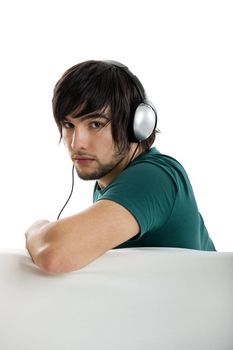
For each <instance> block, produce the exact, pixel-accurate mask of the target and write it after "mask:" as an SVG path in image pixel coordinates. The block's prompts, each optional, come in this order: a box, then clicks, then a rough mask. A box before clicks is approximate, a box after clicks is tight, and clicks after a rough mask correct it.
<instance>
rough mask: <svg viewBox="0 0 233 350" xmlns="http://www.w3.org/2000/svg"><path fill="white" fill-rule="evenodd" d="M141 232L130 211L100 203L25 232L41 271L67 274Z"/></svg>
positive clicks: (108, 201) (33, 256)
mask: <svg viewBox="0 0 233 350" xmlns="http://www.w3.org/2000/svg"><path fill="white" fill-rule="evenodd" d="M138 232H139V225H138V223H137V221H136V219H135V218H134V216H133V215H132V214H131V213H130V212H129V211H128V210H127V209H125V208H124V207H122V206H121V205H119V204H117V203H115V202H113V201H110V200H101V201H99V202H96V203H95V204H94V205H93V206H91V207H90V208H88V209H87V210H85V211H83V212H81V213H80V214H77V215H73V216H70V217H67V218H64V219H61V220H59V221H55V222H51V223H50V222H48V221H47V220H40V221H36V222H35V223H34V224H33V225H31V226H30V227H29V228H28V230H27V232H26V247H27V249H28V251H29V254H30V255H31V257H32V259H33V261H34V262H35V264H37V265H38V266H39V267H40V268H42V269H43V270H45V271H47V272H50V273H64V272H68V271H72V270H77V269H80V268H82V267H84V266H85V265H87V264H89V263H90V262H91V261H93V260H94V259H96V258H97V257H98V256H100V255H102V254H103V253H105V252H106V251H107V250H109V249H112V248H113V247H116V246H117V245H119V244H121V243H123V242H125V241H127V240H128V239H130V238H132V237H134V236H135V235H136V234H138Z"/></svg>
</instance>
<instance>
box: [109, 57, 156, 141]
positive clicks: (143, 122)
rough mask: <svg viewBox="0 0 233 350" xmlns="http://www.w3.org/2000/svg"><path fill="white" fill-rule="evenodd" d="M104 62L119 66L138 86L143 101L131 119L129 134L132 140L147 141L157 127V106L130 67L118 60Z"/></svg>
mask: <svg viewBox="0 0 233 350" xmlns="http://www.w3.org/2000/svg"><path fill="white" fill-rule="evenodd" d="M103 62H104V63H107V64H109V65H111V66H113V67H116V68H119V69H120V70H122V71H123V72H125V73H126V74H127V75H128V76H129V78H130V79H131V81H132V83H133V84H134V86H135V87H136V89H137V91H138V93H139V95H140V98H141V101H142V102H141V103H140V104H139V105H138V106H137V108H136V111H135V113H134V116H133V119H132V121H131V126H132V127H131V130H132V133H131V134H132V135H129V136H130V137H129V139H130V141H131V142H142V141H145V140H146V139H148V138H149V137H150V136H151V134H152V133H153V131H154V130H155V129H156V125H157V112H156V109H155V107H154V106H153V104H152V102H151V101H150V100H148V98H147V96H146V93H145V90H144V88H143V86H142V84H141V82H140V81H139V79H138V78H137V77H136V75H134V74H133V73H132V72H131V71H130V70H129V68H128V67H126V66H125V65H124V64H122V63H120V62H117V61H111V60H104V61H103Z"/></svg>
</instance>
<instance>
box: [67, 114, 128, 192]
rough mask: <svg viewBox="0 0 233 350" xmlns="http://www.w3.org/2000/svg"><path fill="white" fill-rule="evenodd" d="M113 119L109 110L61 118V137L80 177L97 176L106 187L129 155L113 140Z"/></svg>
mask: <svg viewBox="0 0 233 350" xmlns="http://www.w3.org/2000/svg"><path fill="white" fill-rule="evenodd" d="M110 122H111V120H110V117H109V116H108V114H107V111H106V110H105V112H103V113H101V112H93V113H89V114H86V115H82V116H80V117H78V118H73V117H71V116H67V117H66V118H65V119H64V120H63V122H62V138H63V141H64V143H65V145H66V146H67V148H68V151H69V154H70V156H71V158H72V160H73V163H74V165H75V168H76V171H77V173H78V175H79V177H80V178H81V179H83V180H97V179H98V180H100V181H99V184H101V183H102V185H103V187H104V186H106V185H107V184H108V183H109V182H111V180H112V178H113V177H114V176H115V175H116V174H115V173H117V172H119V170H120V168H122V164H121V163H122V161H123V160H124V158H125V156H126V153H124V154H122V153H121V154H119V151H118V150H117V147H116V145H115V144H114V141H113V138H112V132H111V123H110ZM101 180H102V181H101Z"/></svg>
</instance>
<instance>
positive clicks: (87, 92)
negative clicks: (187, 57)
mask: <svg viewBox="0 0 233 350" xmlns="http://www.w3.org/2000/svg"><path fill="white" fill-rule="evenodd" d="M53 111H54V117H55V121H56V123H57V126H58V129H59V131H60V135H61V138H62V139H63V141H64V143H65V144H66V146H67V149H68V151H69V155H70V158H71V159H72V161H73V164H74V167H75V169H76V172H77V174H78V175H79V177H80V178H81V179H84V180H88V179H92V180H93V179H96V180H97V182H96V185H95V189H94V197H93V198H94V204H93V205H92V206H90V207H89V208H88V209H86V210H85V211H83V212H81V213H78V214H75V215H73V216H70V217H66V218H63V219H60V220H57V221H55V222H49V221H47V220H39V221H37V222H35V223H34V224H32V225H31V226H30V227H29V228H28V230H27V232H26V246H27V249H28V251H29V253H30V255H31V257H32V259H33V261H34V262H35V264H37V265H38V266H39V267H41V268H42V269H43V270H45V271H47V272H50V273H63V272H68V271H71V270H76V269H80V268H82V267H84V266H85V265H87V264H88V263H90V262H91V261H92V260H94V259H96V258H97V257H99V256H100V255H102V254H103V253H105V252H106V251H107V250H109V249H112V248H124V247H142V246H146V247H148V246H154V247H179V248H189V249H199V250H215V248H214V245H213V243H212V241H211V239H210V237H209V235H208V232H207V230H206V228H205V225H204V222H203V219H202V217H201V215H200V213H199V211H198V207H197V204H196V200H195V197H194V193H193V190H192V187H191V184H190V182H189V179H188V176H187V174H186V172H185V170H184V168H183V167H182V166H181V164H180V163H179V162H177V161H176V160H175V159H173V158H171V157H169V156H167V155H163V154H161V153H159V151H158V150H157V149H156V148H151V146H152V144H153V142H154V140H155V135H156V123H157V115H156V111H155V109H154V107H153V105H152V104H151V102H150V101H148V100H147V98H146V94H145V91H144V89H143V87H142V85H141V83H140V81H139V80H138V79H137V78H136V76H134V75H133V74H132V73H131V72H130V71H129V70H128V69H127V67H125V66H123V65H122V64H120V63H119V62H114V61H87V62H83V63H80V64H78V65H76V66H74V67H72V68H70V69H69V70H68V71H67V72H65V73H64V75H63V76H62V77H61V79H60V80H59V81H58V83H57V84H56V86H55V89H54V97H53Z"/></svg>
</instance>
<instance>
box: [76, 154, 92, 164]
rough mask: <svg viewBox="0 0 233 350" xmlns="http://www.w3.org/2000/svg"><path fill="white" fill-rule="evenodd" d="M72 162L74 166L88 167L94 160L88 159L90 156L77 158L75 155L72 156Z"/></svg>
mask: <svg viewBox="0 0 233 350" xmlns="http://www.w3.org/2000/svg"><path fill="white" fill-rule="evenodd" d="M72 160H73V162H74V163H76V164H80V165H89V164H91V163H92V162H93V161H94V160H95V159H94V158H92V157H90V156H85V155H83V156H79V155H75V156H72Z"/></svg>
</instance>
